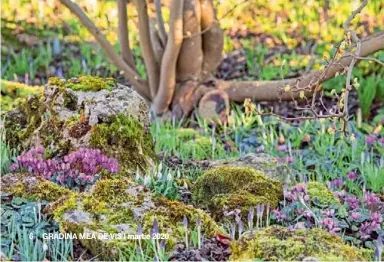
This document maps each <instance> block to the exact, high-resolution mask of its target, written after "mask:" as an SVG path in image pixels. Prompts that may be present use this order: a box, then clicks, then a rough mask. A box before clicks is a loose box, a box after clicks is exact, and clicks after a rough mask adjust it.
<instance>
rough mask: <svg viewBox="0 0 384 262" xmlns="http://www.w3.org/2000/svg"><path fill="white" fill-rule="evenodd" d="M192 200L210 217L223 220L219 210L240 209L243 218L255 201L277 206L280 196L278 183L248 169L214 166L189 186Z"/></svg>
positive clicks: (272, 206)
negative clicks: (207, 210)
mask: <svg viewBox="0 0 384 262" xmlns="http://www.w3.org/2000/svg"><path fill="white" fill-rule="evenodd" d="M192 191H193V200H194V201H195V202H196V203H197V204H200V205H202V206H203V207H205V208H208V209H209V210H210V211H211V213H212V214H213V217H214V218H215V219H218V220H222V219H223V211H224V210H226V211H231V210H234V209H240V210H241V211H242V214H243V215H242V217H243V219H246V214H247V213H248V210H249V208H250V207H251V206H252V207H255V206H257V205H258V204H268V203H269V204H270V206H271V208H274V207H276V206H277V204H278V201H279V199H281V198H282V196H283V193H282V182H280V181H278V180H274V179H270V178H268V177H266V176H265V175H264V174H263V173H261V172H258V171H255V170H254V169H251V168H241V167H217V168H213V169H210V170H208V171H206V172H205V173H204V174H203V175H202V176H201V177H199V178H198V180H197V181H196V183H195V185H194V186H193V188H192Z"/></svg>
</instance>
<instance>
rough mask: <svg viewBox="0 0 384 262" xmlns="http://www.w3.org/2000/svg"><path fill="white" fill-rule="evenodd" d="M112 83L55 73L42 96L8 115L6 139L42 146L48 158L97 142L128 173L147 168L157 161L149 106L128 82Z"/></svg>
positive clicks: (25, 145) (21, 144)
mask: <svg viewBox="0 0 384 262" xmlns="http://www.w3.org/2000/svg"><path fill="white" fill-rule="evenodd" d="M112 82H114V81H112V80H111V79H101V78H97V77H95V78H92V77H90V76H81V77H79V78H76V79H70V80H63V79H59V78H51V79H50V81H49V83H48V85H47V86H46V87H45V89H44V93H43V94H42V95H40V96H37V95H35V96H29V97H28V98H27V99H26V101H25V103H23V104H22V105H20V106H19V107H18V108H16V109H14V110H11V111H9V112H8V113H7V114H6V115H5V119H4V127H5V129H6V136H5V137H6V141H7V143H9V144H10V146H11V147H18V148H19V149H20V150H29V149H30V148H31V147H34V146H43V147H45V149H46V152H47V156H49V157H56V156H63V155H66V154H67V153H69V152H70V151H73V150H76V149H78V148H83V147H94V148H99V149H101V150H102V151H103V153H104V154H106V155H108V156H111V157H116V158H118V160H119V164H120V166H121V167H122V170H123V173H122V174H124V175H127V174H128V173H132V172H134V171H136V170H137V168H138V167H139V168H141V169H142V170H144V169H146V168H147V167H148V166H149V165H150V164H152V163H155V162H156V161H157V156H156V154H155V151H154V145H153V141H152V137H151V134H150V133H149V132H148V126H149V120H148V106H147V105H146V104H145V101H144V100H143V99H142V98H141V97H140V96H139V95H138V94H137V93H136V92H134V91H133V90H131V89H129V88H127V87H124V86H121V85H119V84H117V85H116V88H113V89H111V88H109V87H111V86H112V85H115V84H114V83H112ZM84 91H87V92H84ZM91 140H92V142H91ZM128 171H129V172H128Z"/></svg>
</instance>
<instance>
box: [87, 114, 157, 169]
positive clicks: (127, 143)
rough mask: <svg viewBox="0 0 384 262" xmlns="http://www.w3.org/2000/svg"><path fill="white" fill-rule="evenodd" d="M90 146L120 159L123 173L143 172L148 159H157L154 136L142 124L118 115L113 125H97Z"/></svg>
mask: <svg viewBox="0 0 384 262" xmlns="http://www.w3.org/2000/svg"><path fill="white" fill-rule="evenodd" d="M90 146H91V147H93V148H98V149H100V150H101V151H103V152H105V153H106V154H108V155H110V156H113V157H115V158H117V159H118V161H119V164H120V165H121V167H122V169H123V171H127V170H136V169H134V168H132V167H136V168H140V169H141V170H142V171H144V170H145V169H146V167H147V166H148V158H152V159H156V153H155V151H154V143H153V140H152V136H151V134H150V133H149V132H146V131H145V130H144V128H143V127H142V126H141V125H140V123H139V122H138V121H137V120H135V119H133V118H128V117H126V116H124V115H123V114H119V115H117V116H116V117H115V118H114V119H113V120H112V121H111V123H108V124H104V123H103V124H98V125H95V126H94V127H93V128H92V130H91V138H90Z"/></svg>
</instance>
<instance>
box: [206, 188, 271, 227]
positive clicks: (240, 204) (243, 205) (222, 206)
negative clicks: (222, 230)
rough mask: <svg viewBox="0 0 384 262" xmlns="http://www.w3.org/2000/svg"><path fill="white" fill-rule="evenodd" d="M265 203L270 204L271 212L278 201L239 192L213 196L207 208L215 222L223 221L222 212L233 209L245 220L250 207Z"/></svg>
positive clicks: (246, 192)
mask: <svg viewBox="0 0 384 262" xmlns="http://www.w3.org/2000/svg"><path fill="white" fill-rule="evenodd" d="M267 203H269V204H270V208H271V210H272V209H273V208H276V207H277V204H278V199H277V198H275V197H271V198H267V197H265V196H255V195H254V194H251V193H249V192H248V191H244V190H240V191H239V192H237V193H231V194H218V195H216V196H214V197H213V198H212V200H211V201H210V203H209V206H208V208H209V210H210V211H211V213H212V217H213V218H214V219H215V220H223V210H235V209H239V210H240V211H241V214H242V217H243V218H244V219H245V218H246V215H247V214H248V212H249V210H250V208H251V207H256V206H258V205H260V204H267Z"/></svg>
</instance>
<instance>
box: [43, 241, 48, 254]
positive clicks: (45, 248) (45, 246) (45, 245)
mask: <svg viewBox="0 0 384 262" xmlns="http://www.w3.org/2000/svg"><path fill="white" fill-rule="evenodd" d="M43 250H44V252H45V251H47V250H48V245H47V243H45V242H44V243H43Z"/></svg>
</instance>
